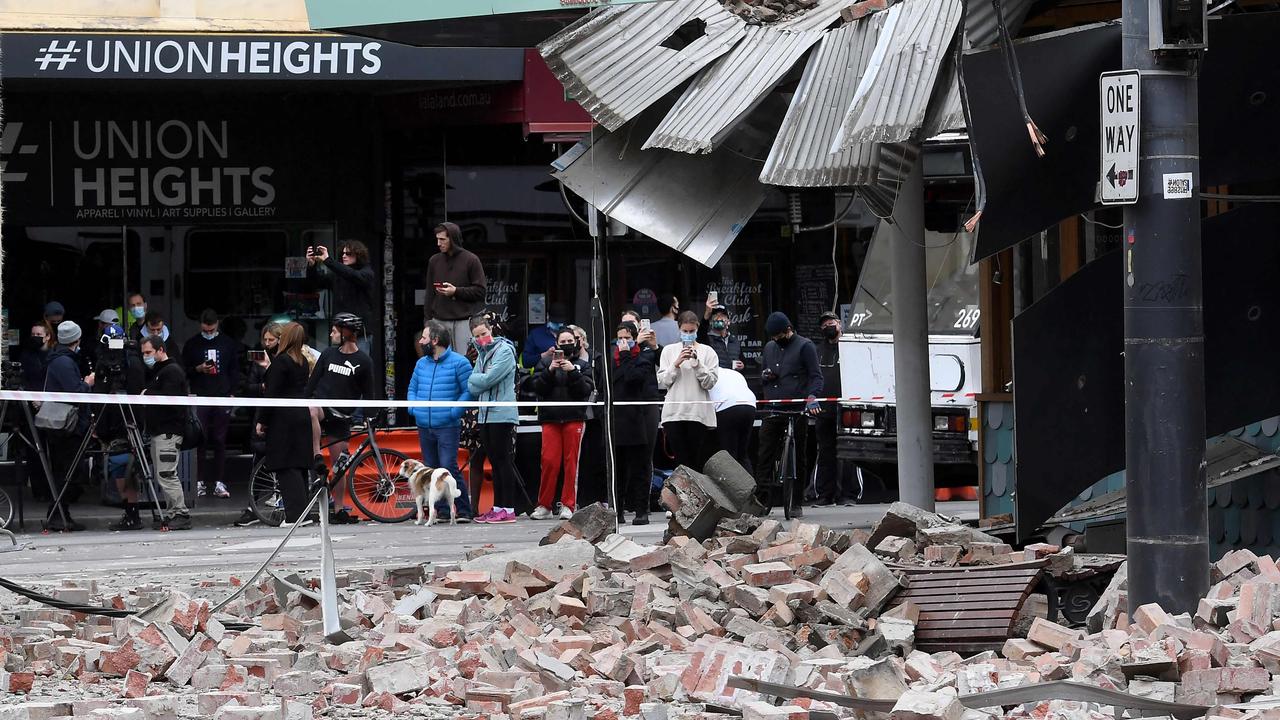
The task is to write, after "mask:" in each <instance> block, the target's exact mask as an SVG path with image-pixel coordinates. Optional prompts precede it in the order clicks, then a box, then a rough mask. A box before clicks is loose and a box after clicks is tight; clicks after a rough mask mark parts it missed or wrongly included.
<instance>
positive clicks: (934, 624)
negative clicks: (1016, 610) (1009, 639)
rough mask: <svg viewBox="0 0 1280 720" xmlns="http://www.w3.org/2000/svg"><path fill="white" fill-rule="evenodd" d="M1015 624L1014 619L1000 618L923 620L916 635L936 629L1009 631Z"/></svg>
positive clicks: (917, 626)
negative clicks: (996, 629)
mask: <svg viewBox="0 0 1280 720" xmlns="http://www.w3.org/2000/svg"><path fill="white" fill-rule="evenodd" d="M1011 625H1013V619H1012V618H1008V619H1000V618H994V619H993V618H959V619H956V620H921V621H920V622H919V624H917V625H916V637H920V636H921V635H922V634H924V633H925V632H926V631H936V630H959V629H962V628H1000V629H1001V630H1003V631H1008V630H1009V627H1010V626H1011Z"/></svg>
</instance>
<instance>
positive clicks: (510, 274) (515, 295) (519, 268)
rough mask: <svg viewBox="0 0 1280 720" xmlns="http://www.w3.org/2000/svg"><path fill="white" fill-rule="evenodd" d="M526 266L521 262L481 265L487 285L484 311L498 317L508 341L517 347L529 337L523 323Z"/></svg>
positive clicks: (526, 306)
mask: <svg viewBox="0 0 1280 720" xmlns="http://www.w3.org/2000/svg"><path fill="white" fill-rule="evenodd" d="M527 275H528V264H527V263H526V262H525V261H524V260H520V259H501V260H489V261H486V262H485V263H484V276H485V279H486V280H487V281H488V286H487V288H486V291H485V298H484V304H485V308H486V309H488V310H492V311H493V312H494V313H495V314H496V315H497V316H498V322H499V323H500V324H501V325H502V327H503V329H504V330H505V331H506V334H507V337H509V338H511V339H512V340H514V341H515V342H516V344H517V345H518V344H520V343H523V342H524V340H525V338H526V337H527V336H528V334H529V326H528V323H527V322H526V311H527V309H528V291H529V288H528V277H527Z"/></svg>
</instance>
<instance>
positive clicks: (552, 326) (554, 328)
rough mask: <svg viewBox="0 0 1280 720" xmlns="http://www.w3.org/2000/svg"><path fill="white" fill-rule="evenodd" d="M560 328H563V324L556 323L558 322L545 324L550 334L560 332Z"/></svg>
mask: <svg viewBox="0 0 1280 720" xmlns="http://www.w3.org/2000/svg"><path fill="white" fill-rule="evenodd" d="M562 327H564V323H558V322H548V323H547V329H548V330H550V331H551V332H553V333H558V332H560V328H562Z"/></svg>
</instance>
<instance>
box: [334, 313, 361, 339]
mask: <svg viewBox="0 0 1280 720" xmlns="http://www.w3.org/2000/svg"><path fill="white" fill-rule="evenodd" d="M330 324H331V325H333V327H336V328H342V329H345V330H350V331H351V332H354V333H357V334H358V333H362V332H364V320H361V319H360V316H359V315H356V314H354V313H349V312H342V313H338V314H337V315H334V316H333V322H332V323H330Z"/></svg>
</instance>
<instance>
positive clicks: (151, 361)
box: [142, 355, 156, 367]
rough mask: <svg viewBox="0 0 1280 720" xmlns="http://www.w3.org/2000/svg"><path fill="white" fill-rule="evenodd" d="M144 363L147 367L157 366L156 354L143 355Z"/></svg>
mask: <svg viewBox="0 0 1280 720" xmlns="http://www.w3.org/2000/svg"><path fill="white" fill-rule="evenodd" d="M142 364H143V365H146V366H147V367H155V366H156V356H155V355H143V356H142Z"/></svg>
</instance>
